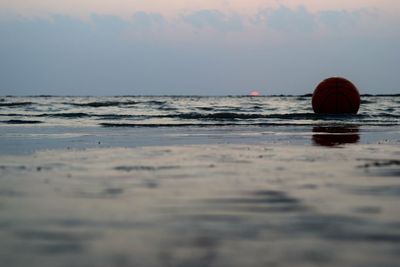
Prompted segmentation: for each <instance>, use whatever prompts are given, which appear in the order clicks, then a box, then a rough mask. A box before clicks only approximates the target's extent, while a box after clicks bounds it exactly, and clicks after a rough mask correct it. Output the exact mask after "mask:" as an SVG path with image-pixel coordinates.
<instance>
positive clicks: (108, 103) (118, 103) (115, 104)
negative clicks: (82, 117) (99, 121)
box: [64, 101, 139, 108]
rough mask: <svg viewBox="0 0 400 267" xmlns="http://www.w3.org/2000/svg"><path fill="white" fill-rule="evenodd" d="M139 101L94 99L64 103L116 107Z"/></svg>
mask: <svg viewBox="0 0 400 267" xmlns="http://www.w3.org/2000/svg"><path fill="white" fill-rule="evenodd" d="M138 103H139V102H137V101H103V102H100V101H96V102H86V103H68V102H66V103H64V104H67V105H72V106H78V107H92V108H98V107H118V106H128V105H136V104H138Z"/></svg>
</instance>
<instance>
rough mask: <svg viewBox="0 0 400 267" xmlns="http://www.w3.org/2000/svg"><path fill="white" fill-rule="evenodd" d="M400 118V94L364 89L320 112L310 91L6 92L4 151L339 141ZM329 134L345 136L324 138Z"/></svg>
mask: <svg viewBox="0 0 400 267" xmlns="http://www.w3.org/2000/svg"><path fill="white" fill-rule="evenodd" d="M399 125H400V95H377V96H375V95H363V96H362V97H361V106H360V110H359V112H358V114H356V115H318V114H315V113H314V112H313V110H312V107H311V95H303V96H286V95H277V96H257V97H250V96H220V97H212V96H113V97H94V96H79V97H78V96H30V97H16V96H5V97H1V98H0V134H1V136H2V137H3V138H2V139H1V140H0V145H1V147H2V149H0V153H17V154H18V153H32V152H33V151H35V150H36V149H43V148H66V147H68V148H73V147H82V146H83V147H98V146H107V145H110V146H115V145H118V146H123V147H137V146H147V145H172V144H201V143H207V144H208V143H217V144H218V143H257V142H262V141H266V142H278V143H279V142H287V143H291V144H296V143H298V144H306V143H311V144H316V145H318V144H322V145H324V144H325V145H328V146H335V145H340V144H341V143H360V142H361V143H371V142H380V141H382V142H384V141H388V140H389V141H393V140H395V141H397V140H398V134H399ZM360 133H364V134H360ZM332 134H340V135H341V136H343V135H344V138H343V137H342V139H340V138H336V139H338V140H331V141H329V140H328V141H322V143H321V142H320V140H321V138H319V137H321V136H322V137H329V136H332ZM348 135H349V136H348ZM396 137H397V138H396Z"/></svg>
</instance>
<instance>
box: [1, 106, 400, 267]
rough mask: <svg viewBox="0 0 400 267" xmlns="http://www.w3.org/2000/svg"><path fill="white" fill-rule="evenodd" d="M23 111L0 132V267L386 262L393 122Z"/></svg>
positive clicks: (397, 250)
mask: <svg viewBox="0 0 400 267" xmlns="http://www.w3.org/2000/svg"><path fill="white" fill-rule="evenodd" d="M52 101H54V100H52ZM57 101H59V100H57ZM179 101H182V100H179ZM207 101H208V100H207ZM240 101H260V100H259V99H256V100H253V99H245V100H240ZM274 101H275V100H274ZM20 102H21V101H20ZM101 103H105V102H104V101H103V102H101ZM251 104H252V105H253V104H254V103H253V102H251ZM52 106H54V105H53V104H52ZM367 107H368V106H367ZM24 108H27V107H24ZM29 108H30V110H29V112H31V113H29V114H30V115H29V116H27V114H25V115H26V116H25V117H23V118H21V117H22V115H18V116H19V117H16V115H8V117H11V118H12V119H13V120H20V122H19V123H17V125H15V124H13V123H3V124H2V125H1V127H0V134H1V140H0V145H1V150H0V215H1V216H0V262H1V263H2V265H4V266H27V265H29V266H55V267H58V266H60V267H61V266H62V267H64V266H65V267H67V266H68V267H70V266H93V267H95V266H96V267H98V266H107V267H114V266H115V267H116V266H135V267H141V266H143V267H150V266H182V267H183V266H185V267H190V266H199V267H200V266H201V267H205V266H363V267H364V266H366V267H368V266H371V267H372V266H397V265H398V262H399V260H400V256H399V255H400V220H399V216H398V214H400V207H399V205H398V201H399V199H400V180H399V177H400V161H399V158H400V157H399V156H400V147H399V144H400V139H399V132H400V128H399V127H398V124H397V121H392V124H390V123H388V122H387V121H386V122H385V121H384V120H381V121H383V122H384V123H382V125H379V123H377V121H378V122H379V120H375V119H374V120H372V118H373V116H371V117H363V116H362V115H360V117H357V116H356V117H354V116H353V117H350V118H347V117H346V118H344V119H343V118H342V122H341V123H338V122H337V120H339V119H340V118H337V117H335V118H331V117H328V118H320V117H318V118H315V117H313V116H312V115H310V116H311V117H310V118H311V119H310V121H305V119H304V116H305V115H301V116H300V115H295V116H294V117H295V119H294V121H292V122H291V123H287V121H284V119H282V118H280V119H278V120H276V121H274V124H271V125H267V124H266V122H269V121H256V122H254V121H251V119H249V118H244V119H241V120H240V121H239V120H238V119H237V118H238V117H240V116H241V117H244V116H248V117H249V115H242V114H247V113H244V112H242V113H240V114H239V115H235V116H236V117H235V118H233V119H232V121H233V122H234V123H235V124H238V125H230V122H231V121H229V123H227V121H226V119H224V120H222V121H221V119H220V118H219V119H218V121H216V122H215V124H214V125H211V126H208V125H206V126H204V125H203V126H202V125H200V126H199V127H195V126H192V125H189V126H177V125H176V122H172V123H173V125H168V124H166V125H164V126H160V125H158V124H160V123H159V121H157V122H156V123H157V126H156V127H145V126H143V125H141V126H139V125H132V124H134V123H137V122H136V121H129V123H128V122H126V121H125V122H123V124H122V122H118V121H117V122H115V121H114V122H113V123H114V125H113V126H112V127H111V126H109V125H108V126H105V125H100V126H99V125H90V123H83V122H85V121H83V122H81V124H82V125H81V124H80V120H83V119H82V116H83V115H82V114H81V115H79V118H77V119H74V120H71V119H65V118H63V119H62V121H61V120H60V121H57V123H55V122H51V119H49V121H50V123H48V122H47V123H46V122H44V123H40V124H34V123H23V122H21V121H22V120H32V117H33V116H36V117H37V118H41V120H43V121H45V119H43V116H42V115H40V114H42V112H43V111H42V110H39V111H34V112H36V113H38V112H40V114H36V113H35V114H32V111H31V109H32V105H30V107H29ZM39 108H41V109H44V108H45V107H43V105H42V106H39ZM90 108H91V109H90V110H89V111H87V113H88V114H90V113H91V112H94V111H96V112H98V111H99V108H98V107H95V108H93V107H90ZM124 110H127V109H126V108H125V107H124ZM151 110H152V112H153V109H151ZM122 111H123V110H122ZM122 111H121V112H122ZM34 112H33V113H34ZM53 112H55V114H60V111H59V110H57V111H53ZM107 112H109V111H107ZM121 112H120V111H119V114H120V113H121ZM132 112H133V111H132ZM207 112H208V111H207ZM363 112H365V111H364V110H362V111H361V113H362V114H363ZM396 112H397V111H395V112H394V114H395V115H396V114H397V113H396ZM12 113H16V112H15V110H12V111H10V112H9V114H12ZM4 114H5V113H4V112H3V116H6V115H4ZM63 114H66V112H65V111H64V113H63ZM211 114H216V113H215V112H214V113H211ZM257 114H258V113H254V112H253V113H250V117H251V116H252V117H255V118H256V119H257V120H260V118H261V119H262V120H270V117H271V116H272V117H277V115H263V114H259V115H257ZM40 116H42V117H40ZM47 116H48V117H50V115H47ZM64 116H65V115H64ZM101 116H104V115H101ZM191 116H193V115H191ZM196 116H197V115H196ZM207 116H208V119H207V120H208V121H207V122H209V117H210V116H211V115H207ZM214 116H215V115H214ZM218 116H219V117H221V115H218ZM224 116H226V115H224ZM268 116H270V117H268ZM279 116H282V115H279ZM299 116H300V119H299V118H298V117H299ZM14 117H15V118H14ZM52 117H53V118H54V117H55V116H54V115H53V116H52ZM92 117H93V116H92ZM92 117H89V118H90V119H92ZM202 118H204V115H202ZM108 119H109V118H108ZM124 119H126V118H124ZM163 119H164V118H163ZM316 119H318V121H316ZM84 120H88V119H87V117H85V118H84ZM146 120H148V118H146ZM151 120H154V118H152V119H151ZM332 120H335V121H334V122H332ZM357 120H359V122H363V121H365V120H366V121H367V122H368V121H373V123H370V124H368V123H367V122H366V123H365V124H366V125H364V126H363V125H362V123H358V124H357V123H356V122H357ZM280 121H283V122H282V123H281V124H279V122H280ZM91 122H96V123H110V122H104V121H98V120H97V119H93V120H92V121H91ZM146 123H147V122H146ZM184 123H186V121H184ZM191 123H192V122H191ZM200 123H201V122H200ZM221 123H225V124H226V125H219V124H221ZM260 123H264V124H263V125H259V124H260ZM86 124H87V125H86ZM117 124H121V125H117ZM389 124H390V125H389Z"/></svg>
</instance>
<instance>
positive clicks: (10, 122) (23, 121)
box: [1, 120, 43, 124]
mask: <svg viewBox="0 0 400 267" xmlns="http://www.w3.org/2000/svg"><path fill="white" fill-rule="evenodd" d="M1 122H2V123H6V124H38V123H43V121H35V120H7V121H1Z"/></svg>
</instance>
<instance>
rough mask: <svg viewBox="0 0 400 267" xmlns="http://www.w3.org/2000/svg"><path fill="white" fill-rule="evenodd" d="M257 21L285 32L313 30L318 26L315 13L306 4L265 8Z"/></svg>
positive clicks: (256, 18)
mask: <svg viewBox="0 0 400 267" xmlns="http://www.w3.org/2000/svg"><path fill="white" fill-rule="evenodd" d="M255 21H256V23H260V22H264V23H266V24H267V25H268V27H271V28H272V29H274V30H277V31H283V32H312V31H313V30H314V29H315V28H316V27H317V21H316V17H315V15H314V14H312V13H310V12H309V11H308V10H307V9H306V8H305V7H304V6H299V7H297V8H294V9H291V8H288V7H286V6H280V7H279V8H277V9H264V10H262V11H260V12H259V13H258V14H257V15H256V17H255Z"/></svg>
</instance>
